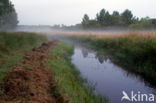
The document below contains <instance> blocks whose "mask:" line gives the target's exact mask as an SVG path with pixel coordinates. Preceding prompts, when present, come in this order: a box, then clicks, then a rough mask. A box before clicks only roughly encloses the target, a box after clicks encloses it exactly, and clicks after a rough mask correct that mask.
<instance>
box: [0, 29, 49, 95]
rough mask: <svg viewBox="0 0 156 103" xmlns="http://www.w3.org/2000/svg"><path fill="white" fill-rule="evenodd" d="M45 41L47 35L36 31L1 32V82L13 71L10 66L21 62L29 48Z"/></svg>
mask: <svg viewBox="0 0 156 103" xmlns="http://www.w3.org/2000/svg"><path fill="white" fill-rule="evenodd" d="M45 41H46V37H45V36H42V35H37V34H34V33H8V32H0V83H1V82H3V79H4V77H5V76H6V75H7V73H8V72H10V71H11V69H10V68H11V67H12V66H14V65H17V64H19V63H20V61H21V59H22V57H23V56H24V54H25V53H26V52H27V51H28V50H30V49H32V48H33V47H36V46H39V45H40V44H41V43H42V42H45ZM0 92H2V90H0Z"/></svg>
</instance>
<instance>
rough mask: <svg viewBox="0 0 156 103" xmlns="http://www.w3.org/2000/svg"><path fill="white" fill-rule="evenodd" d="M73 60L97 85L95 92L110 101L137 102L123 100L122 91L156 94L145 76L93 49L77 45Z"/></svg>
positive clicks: (85, 76)
mask: <svg viewBox="0 0 156 103" xmlns="http://www.w3.org/2000/svg"><path fill="white" fill-rule="evenodd" d="M72 62H73V64H74V65H75V66H76V67H77V69H79V70H80V72H81V75H82V76H83V77H84V78H86V79H87V80H88V81H90V82H91V83H92V84H94V85H95V92H96V93H97V94H100V95H103V96H105V97H107V98H108V99H109V103H135V102H127V101H126V100H124V101H122V102H121V98H122V96H123V94H122V91H125V92H126V93H127V94H128V95H130V93H131V91H134V92H135V93H138V92H139V91H140V92H141V93H143V94H151V93H152V94H156V89H154V88H151V87H149V86H148V84H147V83H145V82H144V80H143V78H141V77H140V76H137V75H135V74H132V73H129V72H128V71H126V69H123V68H122V67H120V66H118V65H116V64H114V63H113V62H112V61H111V60H110V59H109V57H108V56H105V55H100V54H98V53H96V52H95V51H93V50H89V49H87V48H85V47H81V46H75V50H74V54H73V56H72ZM136 103H146V102H136ZM147 103H156V102H147Z"/></svg>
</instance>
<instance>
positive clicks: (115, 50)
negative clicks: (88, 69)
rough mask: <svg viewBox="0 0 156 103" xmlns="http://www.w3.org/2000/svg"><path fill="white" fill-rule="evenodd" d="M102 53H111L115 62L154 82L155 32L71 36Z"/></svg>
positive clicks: (155, 72) (155, 67)
mask: <svg viewBox="0 0 156 103" xmlns="http://www.w3.org/2000/svg"><path fill="white" fill-rule="evenodd" d="M72 38H73V39H75V40H80V41H83V42H84V43H85V44H87V45H89V46H90V47H93V48H95V49H97V50H99V51H101V52H102V53H104V52H107V53H109V54H110V55H112V56H113V57H114V58H115V60H117V62H119V63H122V65H124V66H127V67H129V68H127V69H129V70H130V71H133V72H135V73H138V74H141V75H143V76H144V77H146V79H148V80H149V81H151V82H152V83H153V84H155V83H156V35H155V34H135V33H132V34H111V35H88V36H85V35H80V36H78V35H77V36H73V37H72Z"/></svg>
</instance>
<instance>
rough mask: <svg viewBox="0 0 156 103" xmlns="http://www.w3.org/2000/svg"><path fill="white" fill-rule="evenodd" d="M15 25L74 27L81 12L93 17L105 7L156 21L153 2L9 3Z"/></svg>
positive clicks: (65, 0) (25, 0)
mask: <svg viewBox="0 0 156 103" xmlns="http://www.w3.org/2000/svg"><path fill="white" fill-rule="evenodd" d="M11 1H12V2H13V4H14V5H15V8H16V11H17V13H18V18H19V21H20V22H19V25H54V24H65V25H71V24H77V23H80V22H81V19H82V17H83V15H84V14H85V13H87V14H88V15H89V16H90V17H91V18H94V17H95V15H96V13H97V12H99V10H101V9H102V8H105V9H106V10H108V11H109V12H110V13H111V12H112V11H114V10H117V11H119V12H123V11H124V10H125V9H130V10H131V11H132V12H133V14H134V15H135V16H137V17H146V16H149V17H151V18H156V13H155V10H156V8H155V5H156V0H11Z"/></svg>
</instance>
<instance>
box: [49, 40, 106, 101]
mask: <svg viewBox="0 0 156 103" xmlns="http://www.w3.org/2000/svg"><path fill="white" fill-rule="evenodd" d="M72 53H73V48H72V46H71V45H69V44H67V43H64V42H60V43H59V44H58V45H57V46H56V47H55V48H54V49H53V50H51V51H50V55H51V59H49V60H48V61H47V65H48V66H49V67H50V68H52V70H53V73H54V77H55V80H56V83H57V87H56V88H57V90H58V91H56V94H57V92H59V93H61V94H64V97H65V98H66V99H69V100H70V101H71V103H105V102H106V100H105V99H102V98H101V97H99V96H96V95H94V94H93V93H92V90H90V89H86V88H85V87H84V85H83V83H84V81H85V80H84V79H82V78H81V77H80V72H79V71H77V70H76V69H75V67H74V65H73V64H72V63H71V58H70V57H71V55H72Z"/></svg>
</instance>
